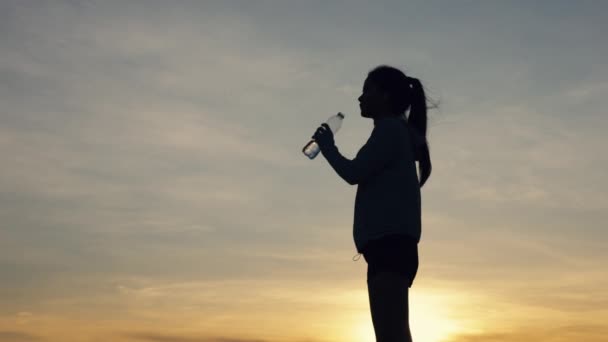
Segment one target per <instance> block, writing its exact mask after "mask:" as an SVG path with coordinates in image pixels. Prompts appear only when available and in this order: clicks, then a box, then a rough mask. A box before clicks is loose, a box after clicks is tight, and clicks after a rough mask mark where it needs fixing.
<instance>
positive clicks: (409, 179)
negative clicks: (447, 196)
mask: <svg viewBox="0 0 608 342" xmlns="http://www.w3.org/2000/svg"><path fill="white" fill-rule="evenodd" d="M321 153H322V154H323V156H324V157H325V159H327V161H328V162H329V164H330V165H331V167H332V168H333V169H334V170H335V171H336V173H337V174H338V175H339V176H340V177H341V178H342V179H344V180H345V181H346V182H347V183H348V184H350V185H355V184H357V185H358V187H357V195H356V198H355V211H354V222H353V238H354V242H355V246H356V248H357V252H358V253H363V249H364V247H365V245H366V244H367V243H368V242H369V241H370V240H374V239H378V238H381V237H383V236H385V235H391V234H405V235H408V236H409V237H412V238H414V239H415V240H416V241H417V242H419V241H420V235H421V199H420V185H419V183H418V175H417V173H416V162H415V157H414V150H413V147H412V140H411V139H410V131H409V127H408V124H407V122H406V121H405V120H403V119H401V118H398V117H387V118H381V119H376V120H375V121H374V129H373V131H372V133H371V136H370V137H369V139H368V140H367V142H366V143H365V145H364V146H363V147H361V149H360V150H359V152H358V153H357V155H356V157H355V158H354V159H353V160H349V159H346V158H345V157H343V156H342V155H341V154H340V152H339V151H338V148H337V147H336V146H335V145H332V146H327V147H325V148H324V149H322V150H321Z"/></svg>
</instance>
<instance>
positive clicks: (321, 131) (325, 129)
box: [312, 123, 331, 139]
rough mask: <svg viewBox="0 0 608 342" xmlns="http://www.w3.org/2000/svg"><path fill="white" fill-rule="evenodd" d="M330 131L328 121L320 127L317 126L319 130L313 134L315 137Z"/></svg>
mask: <svg viewBox="0 0 608 342" xmlns="http://www.w3.org/2000/svg"><path fill="white" fill-rule="evenodd" d="M328 131H329V132H331V129H330V128H329V125H327V124H326V123H324V124H321V126H319V128H317V131H316V132H315V134H314V135H313V136H312V138H313V139H315V138H317V137H319V136H320V135H322V134H325V133H327V132H328Z"/></svg>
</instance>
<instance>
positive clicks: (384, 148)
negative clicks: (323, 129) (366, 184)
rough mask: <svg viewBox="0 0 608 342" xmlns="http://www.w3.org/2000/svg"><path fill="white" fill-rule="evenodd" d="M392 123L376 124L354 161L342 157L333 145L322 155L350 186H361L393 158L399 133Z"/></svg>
mask: <svg viewBox="0 0 608 342" xmlns="http://www.w3.org/2000/svg"><path fill="white" fill-rule="evenodd" d="M391 121H392V120H380V121H378V122H377V123H376V126H375V127H374V130H373V131H372V134H371V136H370V137H369V139H368V140H367V142H366V143H365V145H363V147H361V149H360V150H359V152H358V153H357V156H356V157H355V158H354V159H353V160H349V159H347V158H345V157H344V156H342V154H340V151H338V148H337V147H336V146H335V145H333V144H332V145H330V146H326V147H325V148H323V149H321V153H322V154H323V156H324V157H325V159H327V161H328V162H329V165H331V167H332V168H333V169H334V170H335V171H336V173H337V174H338V175H339V176H340V177H342V179H344V180H345V181H346V182H347V183H348V184H351V185H355V184H359V183H360V182H363V181H365V180H367V179H369V178H370V177H371V176H373V175H374V174H375V173H376V172H378V171H379V170H381V169H382V168H383V167H384V166H386V164H387V163H388V162H389V161H390V160H391V158H393V156H394V149H395V142H396V141H397V135H398V134H399V132H398V131H397V129H398V127H397V126H396V125H394V123H393V122H391Z"/></svg>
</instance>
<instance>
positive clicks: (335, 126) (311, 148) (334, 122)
mask: <svg viewBox="0 0 608 342" xmlns="http://www.w3.org/2000/svg"><path fill="white" fill-rule="evenodd" d="M343 119H344V114H342V113H338V114H336V115H332V116H331V117H330V118H329V119H327V121H326V122H325V123H327V124H328V125H329V128H330V129H331V132H332V133H333V134H334V135H335V134H336V133H338V131H339V130H340V127H342V120H343ZM320 151H321V149H320V148H319V145H318V144H317V142H316V141H315V140H314V139H311V140H310V141H309V142H308V144H306V146H304V148H303V149H302V152H303V153H304V154H305V155H306V156H307V157H308V158H310V159H315V157H316V156H317V154H319V152H320Z"/></svg>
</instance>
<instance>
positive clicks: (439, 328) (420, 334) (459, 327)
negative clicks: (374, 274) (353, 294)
mask: <svg viewBox="0 0 608 342" xmlns="http://www.w3.org/2000/svg"><path fill="white" fill-rule="evenodd" d="M410 296H411V298H410V329H411V332H412V338H413V340H414V341H416V342H442V341H447V340H448V339H449V338H450V337H451V336H453V335H455V334H457V333H459V332H462V331H465V330H467V328H466V327H465V326H463V324H462V322H457V321H455V320H454V319H452V318H449V315H448V313H447V311H448V309H449V308H448V307H446V303H444V302H443V301H442V300H441V298H440V297H436V296H433V295H428V294H422V293H418V291H416V292H414V293H412V292H410ZM351 334H352V335H351V336H348V339H349V340H351V341H356V342H373V341H375V340H376V339H375V335H374V326H373V324H372V320H371V314H370V313H369V311H366V312H364V313H362V314H361V315H359V317H358V319H357V321H356V322H355V327H354V329H353V330H352V331H351Z"/></svg>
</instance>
